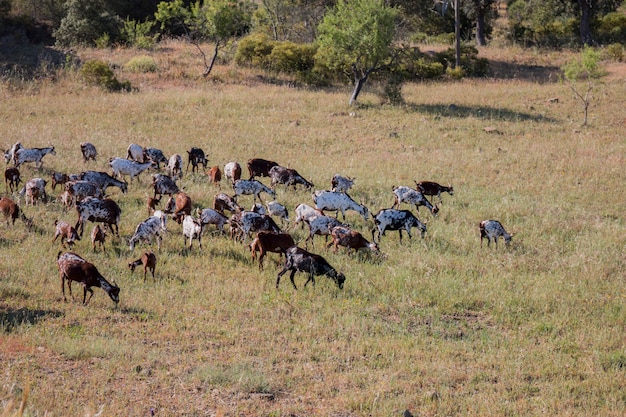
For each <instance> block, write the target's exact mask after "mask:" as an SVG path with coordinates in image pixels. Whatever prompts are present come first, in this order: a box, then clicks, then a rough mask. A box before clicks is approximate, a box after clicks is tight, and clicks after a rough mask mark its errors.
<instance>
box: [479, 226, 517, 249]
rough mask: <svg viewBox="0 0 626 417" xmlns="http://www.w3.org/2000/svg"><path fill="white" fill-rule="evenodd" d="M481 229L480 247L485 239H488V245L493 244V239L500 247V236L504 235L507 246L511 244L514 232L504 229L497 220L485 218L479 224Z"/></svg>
mask: <svg viewBox="0 0 626 417" xmlns="http://www.w3.org/2000/svg"><path fill="white" fill-rule="evenodd" d="M478 229H479V230H480V247H481V248H482V247H483V239H487V246H489V245H490V244H491V239H493V241H494V242H495V243H496V249H497V248H498V238H499V237H500V236H502V238H503V239H504V243H505V245H506V246H509V245H510V244H511V238H512V237H513V233H507V231H506V230H504V227H503V226H502V224H501V223H500V222H499V221H497V220H483V221H482V222H480V224H479V225H478Z"/></svg>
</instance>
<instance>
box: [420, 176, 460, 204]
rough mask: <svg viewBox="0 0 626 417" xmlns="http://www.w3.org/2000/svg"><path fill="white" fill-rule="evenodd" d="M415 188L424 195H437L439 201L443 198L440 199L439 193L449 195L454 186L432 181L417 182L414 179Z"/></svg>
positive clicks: (452, 193)
mask: <svg viewBox="0 0 626 417" xmlns="http://www.w3.org/2000/svg"><path fill="white" fill-rule="evenodd" d="M414 182H415V185H416V188H417V189H418V190H419V191H421V193H422V194H424V195H429V196H431V197H434V196H437V197H439V202H440V203H441V202H442V201H443V200H442V199H441V193H448V194H450V195H454V188H453V187H452V186H449V187H446V186H444V185H440V184H437V183H436V182H432V181H422V182H417V181H414Z"/></svg>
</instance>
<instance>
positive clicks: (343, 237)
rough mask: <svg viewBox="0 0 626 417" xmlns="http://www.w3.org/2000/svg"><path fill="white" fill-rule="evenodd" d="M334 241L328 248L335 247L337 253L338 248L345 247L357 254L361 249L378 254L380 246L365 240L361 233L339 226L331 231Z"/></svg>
mask: <svg viewBox="0 0 626 417" xmlns="http://www.w3.org/2000/svg"><path fill="white" fill-rule="evenodd" d="M330 234H331V236H332V237H333V241H332V242H329V243H328V245H326V246H327V247H330V246H331V245H333V246H334V251H335V252H337V247H338V246H344V247H346V248H348V250H349V251H350V250H354V251H355V252H356V251H357V250H359V249H361V248H368V249H369V250H371V251H373V252H378V244H376V242H370V241H369V240H367V239H365V238H364V237H363V235H361V233H359V232H357V231H355V230H350V229H348V228H347V227H343V226H337V227H334V228H333V229H332V230H331V231H330Z"/></svg>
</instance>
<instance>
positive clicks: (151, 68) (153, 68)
mask: <svg viewBox="0 0 626 417" xmlns="http://www.w3.org/2000/svg"><path fill="white" fill-rule="evenodd" d="M158 70H159V66H158V65H157V62H156V61H155V59H154V58H152V57H151V56H147V55H139V56H135V57H132V58H131V59H130V61H128V62H127V63H126V64H124V71H128V72H135V73H147V72H157V71H158Z"/></svg>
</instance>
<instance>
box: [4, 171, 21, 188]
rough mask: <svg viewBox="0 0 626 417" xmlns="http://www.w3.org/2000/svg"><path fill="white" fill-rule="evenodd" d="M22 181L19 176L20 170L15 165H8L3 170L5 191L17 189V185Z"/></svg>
mask: <svg viewBox="0 0 626 417" xmlns="http://www.w3.org/2000/svg"><path fill="white" fill-rule="evenodd" d="M20 182H22V179H21V178H20V170H19V169H17V168H15V167H8V168H7V169H5V170H4V184H5V186H6V192H7V193H8V192H9V190H11V193H12V192H13V191H14V190H17V186H18V185H19V184H20Z"/></svg>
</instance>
